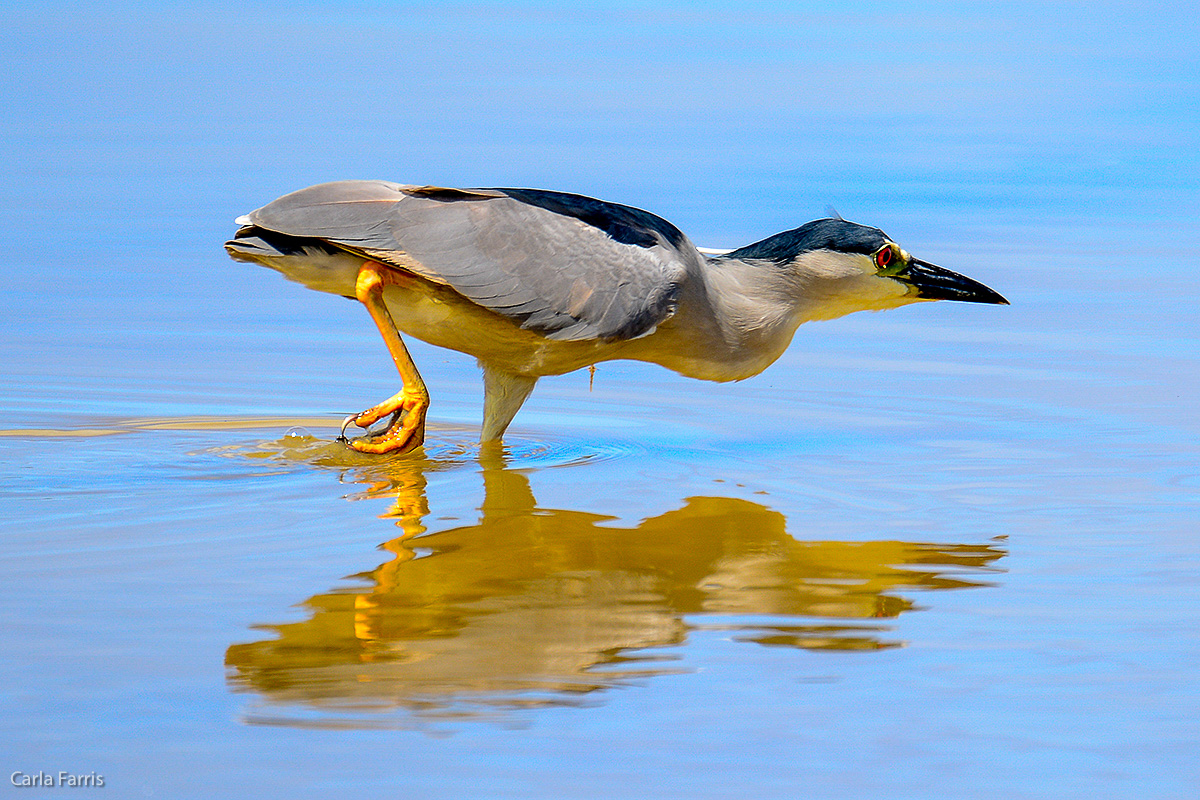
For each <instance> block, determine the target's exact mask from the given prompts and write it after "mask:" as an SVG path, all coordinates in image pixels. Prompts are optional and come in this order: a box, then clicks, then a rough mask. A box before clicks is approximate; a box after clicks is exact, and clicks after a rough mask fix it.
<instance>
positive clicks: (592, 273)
mask: <svg viewBox="0 0 1200 800" xmlns="http://www.w3.org/2000/svg"><path fill="white" fill-rule="evenodd" d="M249 221H250V222H251V223H252V224H254V225H256V226H258V227H260V228H266V229H267V230H271V231H276V232H278V233H283V234H287V235H290V236H298V237H312V238H318V239H322V240H325V241H327V242H329V243H331V244H334V245H337V246H339V247H342V248H344V249H346V250H349V251H351V252H355V253H360V254H362V255H365V256H367V257H370V258H372V259H376V260H379V261H382V262H384V263H387V264H391V265H394V266H397V267H401V268H403V269H405V270H409V271H411V272H413V273H415V274H417V275H420V276H422V277H424V278H426V279H428V280H431V281H434V282H436V283H442V284H446V285H449V286H450V287H452V288H453V289H454V290H455V291H457V292H458V293H459V294H461V295H463V296H464V297H466V298H468V299H470V300H472V301H473V302H475V303H478V304H479V305H481V306H484V307H486V308H489V309H491V310H493V311H495V312H497V313H499V314H502V315H504V316H506V317H509V318H511V319H513V320H515V321H517V322H519V323H520V324H521V326H522V327H523V328H527V329H530V330H535V331H538V332H540V333H543V334H545V335H546V336H548V337H549V338H552V339H560V340H579V339H632V338H636V337H638V336H645V335H646V334H648V333H651V332H652V331H653V330H654V328H655V326H657V325H658V324H659V323H661V322H663V321H664V320H666V319H668V318H669V317H670V316H671V315H672V314H673V313H674V311H675V301H676V298H677V296H678V292H679V287H680V284H681V283H682V282H683V280H684V278H685V276H686V274H687V271H688V265H689V263H693V262H695V261H696V260H698V259H699V258H700V256H698V255H697V254H696V250H695V247H694V246H693V245H692V244H691V242H689V241H688V240H687V237H685V236H684V235H683V234H682V233H681V232H680V231H679V230H678V229H677V228H676V227H675V226H673V225H671V224H670V223H669V222H667V221H666V220H663V219H661V218H659V217H656V216H655V215H653V214H650V213H647V212H645V211H641V210H639V209H636V208H631V207H629V206H621V205H616V204H613V203H605V202H602V201H599V200H593V199H591V198H587V197H581V196H579V195H572V194H562V193H558V192H546V191H540V190H534V189H469V190H459V189H441V188H436V187H415V186H402V185H400V184H395V183H388V182H385V181H340V182H337V183H326V184H321V185H318V186H312V187H310V188H308V189H302V190H300V191H298V192H294V193H292V194H290V195H286V196H284V197H281V198H280V199H278V200H276V201H275V202H273V203H271V204H270V205H267V206H265V207H263V208H260V209H258V210H257V211H254V212H251V213H250V215H249Z"/></svg>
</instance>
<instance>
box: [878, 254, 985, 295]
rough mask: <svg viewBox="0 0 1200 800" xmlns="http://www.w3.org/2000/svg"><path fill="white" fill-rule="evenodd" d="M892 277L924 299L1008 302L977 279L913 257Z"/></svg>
mask: <svg viewBox="0 0 1200 800" xmlns="http://www.w3.org/2000/svg"><path fill="white" fill-rule="evenodd" d="M892 277H893V278H895V279H896V280H898V281H901V282H902V283H907V284H909V285H910V286H912V287H913V288H915V289H916V290H917V296H918V297H921V298H924V299H926V300H960V301H962V302H964V303H993V304H995V305H1001V306H1006V305H1008V301H1007V300H1005V299H1004V298H1003V297H1001V296H1000V295H999V294H998V293H996V292H994V291H992V290H991V289H989V288H988V287H986V286H984V285H983V284H982V283H980V282H979V281H973V280H971V279H970V278H968V277H967V276H965V275H959V274H958V273H957V272H951V271H950V270H948V269H942V268H941V267H937V266H934V265H933V264H930V263H928V262H927V261H921V260H920V259H916V258H914V259H913V260H912V261H910V262H909V263H908V266H907V267H905V268H904V269H902V270H901V271H900V272H898V273H896V274H895V275H893V276H892Z"/></svg>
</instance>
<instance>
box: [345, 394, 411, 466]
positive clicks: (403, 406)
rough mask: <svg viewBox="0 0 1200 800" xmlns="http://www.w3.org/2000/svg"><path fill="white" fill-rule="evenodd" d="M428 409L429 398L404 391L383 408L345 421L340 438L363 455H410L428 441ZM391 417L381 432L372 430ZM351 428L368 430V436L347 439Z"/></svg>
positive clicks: (350, 417) (352, 415)
mask: <svg viewBox="0 0 1200 800" xmlns="http://www.w3.org/2000/svg"><path fill="white" fill-rule="evenodd" d="M428 409H429V396H428V395H426V394H424V393H420V392H409V391H408V390H403V391H401V392H399V393H398V394H395V395H393V396H391V397H389V398H388V399H387V400H384V401H383V402H382V403H380V404H379V405H375V406H371V407H370V408H368V409H367V410H366V411H363V412H361V413H358V414H351V415H350V416H348V417H346V419H345V420H344V421H343V422H342V435H341V436H340V437H338V438H339V439H340V440H341V441H343V442H345V443H346V444H347V445H348V446H349V447H352V448H354V449H355V450H357V451H358V452H360V453H409V452H412V451H413V450H416V449H417V448H418V447H420V446H421V445H422V444H424V442H425V412H426V411H427V410H428ZM389 416H390V417H391V419H389V420H388V424H387V427H386V428H384V430H383V431H382V432H381V433H371V432H370V431H369V430H368V429H369V428H370V427H371V426H372V425H374V424H375V423H376V422H378V421H379V420H381V419H383V418H384V417H389ZM351 425H354V426H355V427H358V428H362V429H363V430H365V431H367V432H368V433H367V435H366V436H361V437H356V438H354V439H348V438H346V429H347V428H349V427H350V426H351Z"/></svg>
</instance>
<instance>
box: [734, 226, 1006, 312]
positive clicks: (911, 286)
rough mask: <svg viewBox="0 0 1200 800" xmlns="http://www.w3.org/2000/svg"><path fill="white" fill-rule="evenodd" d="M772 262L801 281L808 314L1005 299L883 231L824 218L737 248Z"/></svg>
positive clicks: (737, 254)
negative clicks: (918, 255)
mask: <svg viewBox="0 0 1200 800" xmlns="http://www.w3.org/2000/svg"><path fill="white" fill-rule="evenodd" d="M726 257H727V258H736V259H740V260H742V261H756V262H767V263H768V264H770V265H771V266H773V267H774V268H775V269H779V270H781V275H782V276H786V278H787V279H788V281H789V282H791V283H794V285H795V286H796V293H797V297H798V299H799V301H800V302H801V303H802V305H803V308H802V309H801V311H802V313H803V314H804V316H805V318H807V319H832V318H833V317H840V316H842V315H843V314H849V313H851V312H853V311H878V310H882V309H885V308H895V307H897V306H902V305H907V304H909V303H915V302H919V301H922V300H961V301H964V302H968V303H996V304H1002V305H1008V301H1007V300H1005V299H1004V298H1003V297H1001V296H1000V295H999V294H997V293H996V292H994V291H992V290H991V289H989V288H988V287H986V286H984V285H983V284H982V283H979V282H978V281H974V280H971V279H970V278H968V277H966V276H964V275H959V274H958V273H957V272H951V271H950V270H948V269H943V268H942V267H937V266H934V265H933V264H930V263H929V262H927V261H921V260H920V259H918V258H914V257H913V256H911V255H910V254H909V253H908V251H906V250H905V249H904V248H902V247H900V245H898V244H896V243H895V242H893V241H892V240H891V239H890V238H888V236H887V234H885V233H884V232H883V231H881V230H879V229H878V228H870V227H867V226H866V225H859V224H857V223H854V222H847V221H846V220H843V219H819V220H816V221H814V222H810V223H808V224H807V225H802V226H801V227H799V228H796V229H794V230H790V231H784V232H783V233H779V234H776V235H774V236H772V237H770V238H767V239H763V240H762V241H761V242H756V243H755V244H751V245H747V246H746V247H743V248H740V249H738V250H734V251H733V252H731V253H729V254H728V255H727V256H726Z"/></svg>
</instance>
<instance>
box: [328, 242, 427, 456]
mask: <svg viewBox="0 0 1200 800" xmlns="http://www.w3.org/2000/svg"><path fill="white" fill-rule="evenodd" d="M396 282H397V281H396V278H395V271H394V270H391V269H389V268H388V267H385V266H384V265H383V264H379V263H377V262H375V261H368V262H366V263H365V264H363V265H362V268H361V269H359V271H358V281H357V282H356V284H355V286H354V293H355V295H356V296H357V297H358V299H359V302H361V303H362V304H363V305H364V306H366V307H367V311H368V312H370V314H371V319H373V320H375V324H376V325H377V326H378V327H379V333H380V334H382V335H383V341H384V344H386V345H387V349H388V352H389V353H391V354H392V361H394V362H396V369H397V370H398V371H399V372H400V379H401V380H402V381H404V388H403V389H401V390H400V391H399V392H397V393H396V394H394V395H392V396H391V397H389V398H388V399H387V400H384V401H383V402H382V403H379V404H378V405H374V406H371V407H370V408H368V409H367V410H366V411H363V412H361V413H359V414H352V415H350V416H349V417H347V418H346V421H345V422H343V423H342V434H343V436H344V435H345V432H346V428H347V427H348V426H349V425H350V424H351V423H354V424H355V425H357V426H358V427H360V428H364V429H365V428H367V427H369V426H370V425H371V424H372V423H374V422H376V421H378V420H381V419H383V418H384V417H386V416H388V415H392V417H393V419H392V422H391V424H390V425H389V426H388V428H387V430H385V431H384V432H383V433H381V434H379V435H378V436H372V437H371V438H369V439H367V438H363V439H351V440H349V442H348V444H349V445H350V446H351V447H353V448H354V449H355V450H357V451H359V452H360V453H392V452H398V453H407V452H409V451H411V450H415V449H417V448H418V447H420V446H421V444H422V443H424V441H425V412H426V410H428V408H429V390H427V389H426V388H425V381H423V380H421V373H419V372H417V366H416V364H414V363H413V360H412V356H410V355H409V354H408V348H407V347H405V346H404V340H403V339H401V338H400V333H399V332H398V331H397V330H396V323H395V322H394V321H393V320H392V315H391V313H390V312H389V311H388V310H387V306H386V305H384V302H383V288H384V286H386V285H387V284H388V283H396Z"/></svg>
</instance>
